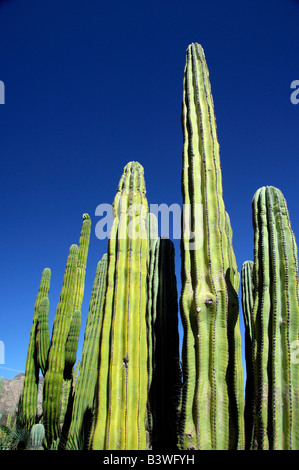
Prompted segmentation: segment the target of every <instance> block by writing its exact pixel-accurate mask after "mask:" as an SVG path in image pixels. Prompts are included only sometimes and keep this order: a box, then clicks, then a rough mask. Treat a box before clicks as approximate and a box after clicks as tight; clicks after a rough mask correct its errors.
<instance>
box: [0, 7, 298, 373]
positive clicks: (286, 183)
mask: <svg viewBox="0 0 299 470" xmlns="http://www.w3.org/2000/svg"><path fill="white" fill-rule="evenodd" d="M298 24H299V2H298V1H295V0H275V1H273V0H250V1H243V2H240V1H236V0H227V1H223V0H205V1H201V0H184V1H178V0H171V1H170V0H165V1H163V0H159V1H157V0H152V1H151V2H149V3H148V4H144V3H142V2H140V1H137V0H136V1H132V0H128V1H127V2H121V1H110V2H103V1H96V0H93V1H91V0H89V1H85V2H79V1H77V0H72V1H70V0H64V1H63V2H61V1H58V0H51V1H48V0H43V1H42V2H41V1H40V0H39V1H38V0H26V2H25V1H21V0H6V1H2V2H0V45H1V46H0V47H1V56H0V80H2V81H3V82H4V84H5V105H1V106H0V123H1V139H0V156H1V157H0V162H1V172H0V188H1V193H2V218H1V220H2V229H1V235H0V240H1V261H0V263H1V270H0V272H1V274H0V275H1V279H0V285H1V296H0V312H1V313H0V314H1V328H0V340H1V341H3V343H4V345H5V364H3V365H1V364H0V375H4V377H7V378H10V377H13V376H14V375H15V374H16V373H17V372H18V371H24V368H25V361H26V353H27V347H28V340H29V332H30V328H31V324H32V317H33V310H34V302H35V298H36V294H37V290H38V286H39V282H40V277H41V273H42V270H43V269H44V267H50V268H51V270H52V281H51V289H50V322H51V327H52V322H53V318H54V315H55V310H56V306H57V303H58V299H59V294H60V289H61V285H62V278H63V273H64V268H65V263H66V258H67V254H68V249H69V246H70V245H71V244H72V243H77V242H78V239H79V234H80V230H81V223H82V214H83V213H84V212H88V213H89V214H90V216H91V218H92V223H93V225H92V227H93V228H92V234H91V241H90V252H89V257H88V265H87V275H86V289H85V298H84V303H83V308H82V336H83V333H84V328H85V322H86V316H87V312H88V303H89V299H90V293H91V287H92V282H93V278H94V274H95V269H96V265H97V262H98V260H99V259H100V258H101V256H102V254H103V253H104V252H105V251H106V248H107V241H100V240H98V239H97V238H96V236H95V232H94V229H95V226H96V223H97V221H98V218H97V217H96V216H95V209H96V207H97V206H98V205H99V204H101V203H112V202H113V198H114V195H115V192H116V188H117V184H118V181H119V178H120V176H121V174H122V171H123V167H124V166H125V165H126V163H127V162H129V161H131V160H135V161H139V162H140V163H141V164H142V165H143V166H144V170H145V179H146V185H147V197H148V202H149V203H150V204H151V203H152V204H153V203H156V204H161V203H166V204H169V205H170V204H173V203H179V204H181V203H182V197H181V185H180V184H181V183H180V182H181V167H182V157H181V156H182V131H181V123H180V116H181V102H182V90H183V73H184V66H185V52H186V48H187V46H188V44H190V43H191V42H199V43H200V44H202V46H203V47H204V50H205V54H206V59H207V62H208V66H209V70H210V80H211V85H212V92H213V98H214V105H215V113H216V120H217V129H218V138H219V142H220V157H221V164H222V173H223V190H224V202H225V205H226V209H227V211H228V212H229V215H230V217H231V223H232V228H233V232H234V238H233V244H234V249H235V253H236V257H237V262H238V266H239V271H240V269H241V266H242V263H243V262H244V261H245V260H246V259H252V258H253V231H252V223H251V200H252V197H253V195H254V193H255V191H256V190H257V189H258V188H259V187H261V186H263V185H274V186H276V187H278V188H279V189H281V191H282V192H283V193H284V195H285V197H286V200H287V203H288V207H289V211H290V215H291V221H292V227H293V230H294V232H295V235H296V234H298V233H299V212H298V170H299V164H298V157H299V135H298V123H299V105H294V104H292V103H291V100H290V95H291V92H292V90H291V88H290V85H291V82H292V81H294V80H299V66H298V64H299V60H298V59H299V37H298ZM175 248H176V261H177V263H176V266H177V267H176V271H177V278H178V288H179V289H180V285H181V284H180V253H179V242H178V241H175ZM241 317H242V314H241ZM241 323H242V322H241ZM242 331H243V330H242ZM243 347H244V344H243ZM81 349H82V341H81V342H80V344H79V355H80V352H81ZM11 369H13V370H11Z"/></svg>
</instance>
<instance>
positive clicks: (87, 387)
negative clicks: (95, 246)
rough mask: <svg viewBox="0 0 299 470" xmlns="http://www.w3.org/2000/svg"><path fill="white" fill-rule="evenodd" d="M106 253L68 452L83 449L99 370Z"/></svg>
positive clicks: (91, 308)
mask: <svg viewBox="0 0 299 470" xmlns="http://www.w3.org/2000/svg"><path fill="white" fill-rule="evenodd" d="M106 275H107V254H106V253H105V254H104V255H103V257H102V259H101V260H100V261H99V263H98V265H97V269H96V274H95V279H94V284H93V288H92V293H91V299H90V303H89V311H88V316H87V321H86V327H85V334H84V342H83V350H82V357H81V365H80V371H79V376H78V380H77V382H76V386H75V396H74V404H73V410H72V421H71V425H70V430H69V433H68V442H67V449H72V450H75V449H81V448H82V447H83V448H84V446H86V440H87V437H88V431H89V430H88V429H86V428H88V427H89V422H88V421H89V420H90V419H91V416H92V414H93V403H94V395H95V386H96V379H97V370H98V355H99V338H100V333H101V327H102V321H103V308H104V296H105V292H106Z"/></svg>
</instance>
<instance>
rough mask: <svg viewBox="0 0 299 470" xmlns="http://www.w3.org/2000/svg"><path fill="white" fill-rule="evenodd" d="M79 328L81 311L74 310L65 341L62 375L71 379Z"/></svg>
mask: <svg viewBox="0 0 299 470" xmlns="http://www.w3.org/2000/svg"><path fill="white" fill-rule="evenodd" d="M80 329H81V312H80V310H75V312H74V314H73V317H72V320H71V323H70V329H69V334H68V337H67V340H66V343H65V366H64V377H65V378H66V379H71V378H72V375H73V368H74V365H75V363H76V359H77V349H78V342H79V336H80Z"/></svg>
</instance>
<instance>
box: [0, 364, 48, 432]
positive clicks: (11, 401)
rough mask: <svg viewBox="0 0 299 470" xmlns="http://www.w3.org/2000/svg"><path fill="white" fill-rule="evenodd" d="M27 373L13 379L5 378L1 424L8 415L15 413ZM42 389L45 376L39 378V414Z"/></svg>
mask: <svg viewBox="0 0 299 470" xmlns="http://www.w3.org/2000/svg"><path fill="white" fill-rule="evenodd" d="M24 378H25V375H24V374H23V373H21V374H18V375H16V376H15V377H14V378H13V379H3V386H2V391H1V395H0V413H1V414H2V418H1V424H5V423H6V417H7V415H8V414H9V413H13V414H14V413H15V412H16V410H17V404H18V401H19V398H20V396H21V393H22V390H23V383H24ZM42 389H43V377H40V378H39V385H38V399H37V410H38V414H41V412H42V393H43V392H42Z"/></svg>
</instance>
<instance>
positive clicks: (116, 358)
mask: <svg viewBox="0 0 299 470" xmlns="http://www.w3.org/2000/svg"><path fill="white" fill-rule="evenodd" d="M145 193H146V189H145V182H144V175H143V167H142V166H141V165H140V164H139V163H137V162H130V163H128V164H127V165H126V167H125V168H124V172H123V175H122V177H121V179H120V182H119V185H118V190H117V194H116V196H115V199H114V203H113V208H114V214H115V218H114V222H113V225H112V229H111V233H110V239H109V245H108V275H107V291H106V299H105V309H104V320H103V326H102V332H101V337H100V356H99V376H98V395H97V400H96V416H95V421H94V426H93V429H92V433H91V438H90V447H91V448H92V449H108V450H109V449H115V450H117V449H145V448H146V430H145V417H146V403H147V380H148V377H147V334H146V283H147V260H148V240H147V231H146V225H147V214H148V205H147V200H146V196H145Z"/></svg>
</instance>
